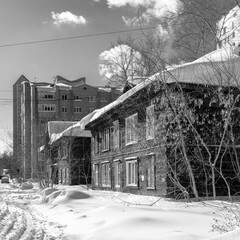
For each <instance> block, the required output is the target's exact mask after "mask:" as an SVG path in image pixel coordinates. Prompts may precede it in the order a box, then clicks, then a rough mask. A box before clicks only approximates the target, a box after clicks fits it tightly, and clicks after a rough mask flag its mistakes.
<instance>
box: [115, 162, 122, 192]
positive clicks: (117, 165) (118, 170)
mask: <svg viewBox="0 0 240 240" xmlns="http://www.w3.org/2000/svg"><path fill="white" fill-rule="evenodd" d="M121 168H122V165H121V162H120V161H119V160H115V161H114V181H115V187H117V188H119V187H120V185H121Z"/></svg>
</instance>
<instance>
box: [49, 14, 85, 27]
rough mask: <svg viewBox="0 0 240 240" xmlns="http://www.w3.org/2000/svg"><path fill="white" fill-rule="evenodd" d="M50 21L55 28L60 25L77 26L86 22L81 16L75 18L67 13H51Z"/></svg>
mask: <svg viewBox="0 0 240 240" xmlns="http://www.w3.org/2000/svg"><path fill="white" fill-rule="evenodd" d="M52 19H53V24H54V25H57V26H60V25H62V24H70V25H79V24H86V23H87V20H86V19H85V18H84V17H83V16H76V15H74V14H73V13H71V12H69V11H66V12H62V13H55V12H52Z"/></svg>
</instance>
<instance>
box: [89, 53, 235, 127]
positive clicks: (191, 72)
mask: <svg viewBox="0 0 240 240" xmlns="http://www.w3.org/2000/svg"><path fill="white" fill-rule="evenodd" d="M238 51H239V49H238V48H225V49H218V50H216V51H213V52H211V53H209V54H206V55H205V56H203V57H201V58H199V59H197V60H195V61H193V62H190V63H185V64H182V65H179V66H174V67H169V68H168V69H167V70H165V71H163V72H161V73H157V74H155V75H153V76H151V77H149V78H147V79H146V80H145V81H143V82H141V83H139V84H138V85H136V86H135V87H133V88H132V89H130V90H129V91H127V92H126V93H124V94H122V95H121V96H120V97H119V98H118V99H116V100H115V101H114V102H112V103H110V104H108V105H106V106H105V107H103V108H101V109H99V110H97V112H96V113H95V114H94V115H93V116H92V118H91V119H90V121H89V122H93V121H95V120H96V119H98V118H99V117H100V116H102V115H103V114H105V113H106V112H108V111H109V110H111V109H113V108H115V107H116V106H118V105H119V104H121V103H123V102H124V101H125V100H126V99H128V98H129V97H131V96H132V95H134V94H135V93H136V92H138V91H140V90H141V89H143V88H145V87H146V86H148V85H149V84H151V83H152V82H154V81H162V82H163V83H165V84H169V83H174V82H175V83H194V84H206V85H221V86H222V85H225V86H229V85H233V86H237V85H238V84H239V82H238V81H239V80H238V77H239V76H240V67H239V66H240V57H239V55H238ZM233 73H234V74H233ZM221 74H222V75H221ZM229 74H230V75H232V77H231V78H230V77H229V76H230V75H229ZM220 75H221V76H220ZM219 76H220V77H219Z"/></svg>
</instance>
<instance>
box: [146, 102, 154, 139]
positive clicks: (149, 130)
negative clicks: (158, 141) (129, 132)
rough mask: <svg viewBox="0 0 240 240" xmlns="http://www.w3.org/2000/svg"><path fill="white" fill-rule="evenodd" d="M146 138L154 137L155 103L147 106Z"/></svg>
mask: <svg viewBox="0 0 240 240" xmlns="http://www.w3.org/2000/svg"><path fill="white" fill-rule="evenodd" d="M146 138H147V140H149V139H153V138H154V105H151V106H149V107H147V108H146Z"/></svg>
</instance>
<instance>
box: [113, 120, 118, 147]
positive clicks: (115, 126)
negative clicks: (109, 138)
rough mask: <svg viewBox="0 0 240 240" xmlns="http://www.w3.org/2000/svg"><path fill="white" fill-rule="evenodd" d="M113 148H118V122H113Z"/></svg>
mask: <svg viewBox="0 0 240 240" xmlns="http://www.w3.org/2000/svg"><path fill="white" fill-rule="evenodd" d="M113 127H114V129H113V148H114V149H118V148H119V121H118V120H117V121H114V122H113Z"/></svg>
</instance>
